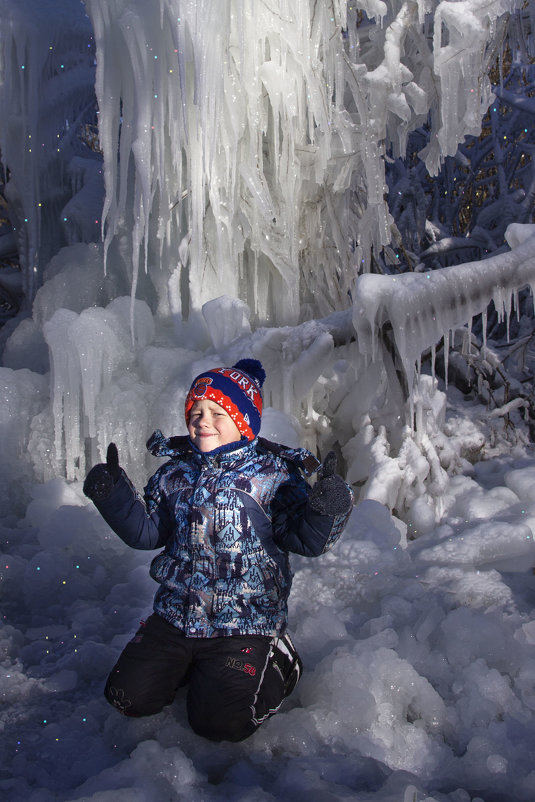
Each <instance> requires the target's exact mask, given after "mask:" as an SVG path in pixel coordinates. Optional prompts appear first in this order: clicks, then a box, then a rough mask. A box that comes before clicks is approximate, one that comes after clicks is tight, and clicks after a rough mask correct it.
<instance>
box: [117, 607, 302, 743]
mask: <svg viewBox="0 0 535 802" xmlns="http://www.w3.org/2000/svg"><path fill="white" fill-rule="evenodd" d="M283 640H284V643H283V644H282V649H283V651H284V652H285V653H286V654H285V655H284V656H282V654H281V651H280V649H279V648H275V643H276V639H271V638H269V637H263V636H261V635H245V636H232V637H224V638H186V637H185V636H184V635H183V633H182V632H180V631H179V630H177V629H176V628H175V627H173V626H172V625H171V624H168V623H167V621H165V620H164V619H163V618H161V617H160V616H158V615H156V614H152V615H151V616H150V617H149V618H148V619H147V621H146V623H143V624H142V625H141V627H140V628H139V630H138V631H137V633H136V634H135V636H134V637H133V638H132V640H131V641H129V643H127V644H126V646H125V648H124V650H123V652H122V654H121V655H120V657H119V659H118V661H117V663H116V665H115V666H114V668H113V669H112V671H111V673H110V675H109V677H108V681H107V683H106V687H105V690H104V694H105V696H106V699H107V700H108V701H109V702H110V704H112V705H113V706H114V707H116V708H117V709H118V710H120V711H121V712H122V713H124V714H125V715H126V716H149V715H153V714H155V713H159V712H160V711H161V710H162V709H163V708H164V707H165V706H166V705H169V704H171V702H172V701H173V699H174V698H175V695H176V692H177V690H178V688H179V687H181V686H183V685H186V684H187V685H188V690H187V711H188V719H189V723H190V726H191V727H192V729H193V730H194V731H195V732H196V733H197V734H198V735H202V736H203V737H205V738H208V739H209V740H212V741H242V740H243V739H245V738H248V737H249V736H250V735H252V733H253V732H254V731H255V730H256V729H257V728H258V727H259V726H260V724H262V722H263V721H265V720H266V719H267V718H268V717H269V716H271V715H273V713H276V711H277V710H278V708H279V707H280V705H281V703H282V701H283V699H284V697H285V696H287V695H288V693H290V692H291V690H292V687H293V685H294V684H295V681H297V679H298V678H299V674H300V671H301V661H300V660H299V657H298V655H297V653H296V652H294V654H295V657H294V654H291V655H290V656H289V657H290V660H289V659H288V655H287V646H289V647H290V650H292V649H295V647H293V644H292V643H291V640H290V639H289V637H288V636H284V639H283ZM281 658H282V659H281ZM292 658H293V663H292Z"/></svg>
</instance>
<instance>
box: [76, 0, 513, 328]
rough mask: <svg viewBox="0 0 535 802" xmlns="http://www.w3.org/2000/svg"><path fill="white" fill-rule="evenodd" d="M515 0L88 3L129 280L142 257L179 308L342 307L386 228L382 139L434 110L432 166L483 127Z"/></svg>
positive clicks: (109, 184)
mask: <svg viewBox="0 0 535 802" xmlns="http://www.w3.org/2000/svg"><path fill="white" fill-rule="evenodd" d="M521 5H522V2H521V0H485V2H482V0H464V2H449V0H443V1H442V2H436V0H435V1H432V2H426V3H424V2H423V0H406V1H405V2H399V1H398V0H394V1H393V2H352V3H346V2H343V1H342V0H335V2H332V3H329V4H324V3H317V2H315V0H294V2H287V0H273V2H270V3H265V2H257V3H256V2H255V3H252V2H246V3H244V2H238V1H237V0H196V2H191V1H190V2H187V0H150V2H149V1H147V2H144V3H139V2H134V0H86V8H87V11H88V14H89V16H90V18H91V20H92V23H93V27H94V31H95V39H96V46H97V95H98V100H99V108H100V137H101V144H102V147H103V150H104V154H105V169H106V173H105V177H106V192H107V200H106V206H105V213H104V230H105V238H106V243H107V244H109V243H110V242H111V241H112V240H113V238H114V237H116V236H117V237H119V236H121V235H126V236H127V240H128V241H129V243H130V254H131V258H132V264H133V268H132V282H133V287H134V289H135V286H136V281H137V275H138V272H139V269H140V267H145V266H147V267H148V269H149V272H150V273H151V275H153V276H154V280H155V283H156V284H157V289H158V293H159V297H160V308H161V310H162V312H163V311H165V310H167V312H169V311H171V312H172V311H175V312H176V313H177V314H179V315H180V316H181V317H183V318H188V317H190V316H194V315H195V314H199V313H200V309H201V307H202V305H203V303H204V302H205V301H207V300H210V298H214V297H217V296H219V295H221V294H223V293H227V294H229V295H231V296H233V297H237V298H241V299H242V300H244V301H245V302H246V303H247V304H248V305H249V307H250V308H251V311H252V314H253V317H254V319H255V320H259V321H261V322H269V323H271V324H272V323H275V324H279V325H280V324H281V323H294V322H296V321H297V320H299V319H306V317H310V316H313V317H317V316H318V315H320V316H321V315H325V314H328V313H329V312H330V311H332V310H333V309H343V308H347V307H348V306H349V293H350V292H351V290H352V289H353V282H354V279H355V276H356V273H357V272H358V271H359V270H361V269H366V267H367V265H368V261H369V258H370V253H371V248H372V246H373V247H374V248H375V249H376V250H377V249H379V248H380V247H381V246H382V245H384V244H386V243H387V242H389V240H390V230H389V227H390V218H389V214H388V209H387V205H386V200H385V178H384V156H385V152H386V150H387V149H389V148H392V149H393V151H394V153H395V154H403V152H404V150H405V145H406V140H407V135H408V133H409V132H410V131H411V130H413V129H414V128H415V127H416V126H418V125H420V124H422V123H424V122H426V121H427V120H428V119H429V120H430V125H431V140H430V141H431V146H430V148H429V149H428V152H427V153H426V154H423V157H424V158H425V159H426V163H427V165H428V168H429V169H430V171H431V172H434V171H436V169H437V168H438V165H439V163H440V161H441V159H442V158H443V157H444V156H445V155H446V154H449V153H453V152H455V149H456V147H457V144H458V143H459V141H461V140H462V138H463V137H464V136H465V135H466V134H468V133H474V132H475V131H476V130H478V126H479V120H480V117H481V115H482V114H483V113H484V111H485V109H486V106H487V105H488V103H489V101H490V98H491V95H490V84H489V81H488V78H487V77H486V71H487V68H488V64H489V59H490V56H491V53H492V46H493V44H494V43H495V41H496V40H497V38H499V37H497V32H498V33H499V32H500V31H501V30H502V28H501V27H500V25H498V24H497V20H499V19H500V18H503V16H504V15H505V14H506V13H507V12H508V11H512V10H513V9H514V8H516V7H518V6H521ZM117 147H119V156H120V158H119V159H117V158H116V155H117ZM181 244H182V247H181ZM162 269H163V272H164V275H163V278H162V275H161V271H162ZM167 280H169V283H170V284H171V285H172V286H174V287H175V288H177V287H180V292H178V290H176V291H175V299H177V302H176V304H175V306H174V308H171V309H170V305H169V300H168V298H167V295H166V293H167V283H168V281H167Z"/></svg>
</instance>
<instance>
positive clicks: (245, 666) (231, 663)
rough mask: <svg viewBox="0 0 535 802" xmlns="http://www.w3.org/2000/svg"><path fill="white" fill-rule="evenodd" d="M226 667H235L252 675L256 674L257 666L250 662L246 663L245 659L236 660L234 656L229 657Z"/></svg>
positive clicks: (236, 669)
mask: <svg viewBox="0 0 535 802" xmlns="http://www.w3.org/2000/svg"><path fill="white" fill-rule="evenodd" d="M225 668H233V669H234V670H235V671H244V672H245V673H246V674H249V675H250V676H251V677H254V675H255V674H256V668H255V667H254V666H252V665H251V664H250V663H244V662H243V660H236V659H235V658H234V657H227V662H226V663H225Z"/></svg>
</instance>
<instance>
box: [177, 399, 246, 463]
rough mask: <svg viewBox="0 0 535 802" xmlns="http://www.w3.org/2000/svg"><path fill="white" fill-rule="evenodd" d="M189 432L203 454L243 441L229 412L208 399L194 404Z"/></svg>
mask: <svg viewBox="0 0 535 802" xmlns="http://www.w3.org/2000/svg"><path fill="white" fill-rule="evenodd" d="M188 432H189V436H190V438H191V441H192V443H194V445H196V446H197V448H198V449H199V451H203V452H206V451H213V450H214V449H215V448H220V446H226V445H228V444H229V443H234V442H236V441H239V440H241V434H240V431H239V429H238V427H237V426H236V424H235V423H234V421H233V420H232V418H231V417H230V415H229V414H228V412H226V411H225V410H224V409H223V407H220V406H219V404H216V403H215V401H210V400H209V399H207V398H203V399H202V400H200V401H195V403H194V404H193V406H192V408H191V411H190V415H189V421H188Z"/></svg>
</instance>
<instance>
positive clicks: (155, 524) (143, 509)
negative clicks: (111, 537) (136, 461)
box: [94, 471, 172, 550]
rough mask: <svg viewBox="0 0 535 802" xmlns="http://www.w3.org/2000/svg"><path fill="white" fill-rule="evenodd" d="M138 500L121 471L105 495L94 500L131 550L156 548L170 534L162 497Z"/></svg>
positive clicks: (101, 512) (132, 487) (170, 528)
mask: <svg viewBox="0 0 535 802" xmlns="http://www.w3.org/2000/svg"><path fill="white" fill-rule="evenodd" d="M147 501H148V500H147V499H145V500H144V499H142V498H141V496H140V495H139V493H138V492H137V490H136V489H135V487H134V485H133V484H132V482H131V481H130V479H129V478H128V476H127V475H126V473H125V472H124V471H122V473H121V476H120V477H119V479H118V480H117V482H116V483H115V485H114V486H113V490H112V492H111V494H110V495H109V496H108V498H106V499H104V500H101V501H98V502H97V501H94V504H95V506H96V508H97V509H98V511H99V512H100V514H101V515H102V517H103V518H104V520H105V521H106V523H107V524H108V525H109V526H110V527H111V528H112V529H113V531H114V532H115V533H116V534H117V535H119V537H120V538H121V540H123V541H124V542H125V543H126V544H127V545H128V546H132V548H134V549H147V550H148V549H159V548H161V547H162V546H164V545H165V543H166V542H167V540H168V538H169V537H170V535H171V533H172V522H171V520H170V517H169V514H168V512H167V507H166V504H165V500H164V499H160V498H158V499H157V500H151V501H153V503H151V504H150V507H151V508H152V511H151V512H149V508H148V506H149V505H148V504H147Z"/></svg>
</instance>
